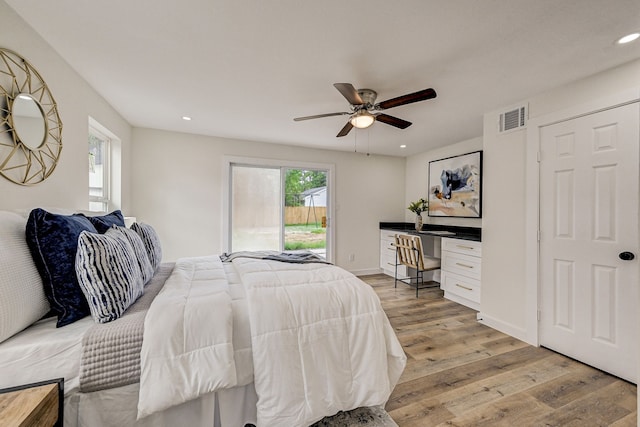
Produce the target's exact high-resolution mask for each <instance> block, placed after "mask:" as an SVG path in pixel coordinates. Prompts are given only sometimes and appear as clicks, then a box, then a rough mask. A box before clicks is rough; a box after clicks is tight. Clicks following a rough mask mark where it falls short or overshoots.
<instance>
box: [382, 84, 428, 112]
mask: <svg viewBox="0 0 640 427" xmlns="http://www.w3.org/2000/svg"><path fill="white" fill-rule="evenodd" d="M436 96H437V94H436V91H435V90H433V89H432V88H429V89H423V90H420V91H418V92H414V93H409V94H407V95H402V96H399V97H397V98H391V99H387V100H386V101H382V102H380V103H378V104H376V108H377V109H379V110H386V109H388V108H393V107H399V106H400V105H406V104H412V103H414V102H419V101H425V100H427V99H432V98H435V97H436Z"/></svg>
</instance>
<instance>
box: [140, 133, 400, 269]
mask: <svg viewBox="0 0 640 427" xmlns="http://www.w3.org/2000/svg"><path fill="white" fill-rule="evenodd" d="M133 139H134V141H135V143H134V145H133V150H132V156H133V162H134V167H133V168H132V181H133V186H132V195H133V203H132V204H133V210H132V213H133V214H134V215H135V216H136V217H137V219H138V220H140V221H144V222H148V223H149V224H151V225H153V226H154V227H155V228H156V230H157V231H158V234H159V235H160V238H161V240H162V243H163V250H164V259H165V260H175V259H176V258H179V257H183V256H199V255H207V254H214V253H220V252H221V251H222V250H223V246H222V242H223V233H224V232H225V230H223V229H222V228H223V212H222V209H223V200H222V197H223V172H222V170H223V156H225V155H227V156H244V157H253V158H263V159H277V160H285V161H299V162H315V163H329V164H334V165H335V179H336V188H335V192H336V194H335V197H336V199H335V200H336V217H335V218H334V222H333V224H334V226H335V227H336V253H335V260H334V261H335V263H336V264H338V265H340V266H341V267H344V268H345V269H347V270H350V271H354V272H363V271H372V270H377V269H378V267H379V256H380V255H379V249H378V248H379V244H380V241H379V222H380V221H384V220H388V221H402V220H403V219H404V202H405V198H404V185H405V159H404V158H399V157H386V156H376V155H371V156H366V155H363V154H358V153H350V152H341V151H329V150H316V149H305V148H301V147H291V146H284V145H276V144H264V143H259V142H252V141H240V140H232V139H225V138H216V137H207V136H199V135H190V134H182V133H174V132H167V131H161V130H153V129H141V128H135V129H134V131H133ZM350 254H354V255H355V259H354V261H352V262H350V261H349V255H350Z"/></svg>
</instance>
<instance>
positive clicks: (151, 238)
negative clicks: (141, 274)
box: [131, 222, 162, 271]
mask: <svg viewBox="0 0 640 427" xmlns="http://www.w3.org/2000/svg"><path fill="white" fill-rule="evenodd" d="M131 229H132V230H133V231H135V232H136V233H138V235H139V236H140V237H141V238H142V241H143V242H144V246H145V248H147V254H148V255H149V261H151V266H152V267H153V270H154V271H155V270H156V269H157V268H158V266H159V265H160V261H162V247H161V246H160V237H158V233H156V230H154V228H153V227H152V226H150V225H149V224H145V223H142V222H134V223H133V224H131Z"/></svg>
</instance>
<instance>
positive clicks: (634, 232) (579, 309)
mask: <svg viewBox="0 0 640 427" xmlns="http://www.w3.org/2000/svg"><path fill="white" fill-rule="evenodd" d="M639 117H640V110H639V107H638V103H634V104H631V105H627V106H623V107H618V108H615V109H611V110H606V111H603V112H599V113H594V114H590V115H587V116H584V117H580V118H577V119H573V120H570V121H565V122H561V123H558V124H554V125H550V126H546V127H543V128H542V129H541V137H540V138H541V140H540V150H541V162H540V228H541V238H540V280H541V282H540V329H539V330H540V343H541V345H543V346H545V347H548V348H551V349H553V350H556V351H558V352H560V353H563V354H565V355H567V356H570V357H573V358H575V359H578V360H581V361H583V362H585V363H587V364H589V365H592V366H595V367H597V368H599V369H602V370H604V371H607V372H610V373H612V374H614V375H617V376H619V377H622V378H624V379H626V380H629V381H632V382H634V383H635V382H636V378H637V366H638V362H637V360H638V345H637V340H638V320H637V311H638V286H639V283H638V271H639V269H638V258H637V256H638V253H637V252H638V222H639V220H638V197H639V195H638V178H639V177H638V169H639V168H638V162H639V156H638V145H639V142H640V136H639V129H640V125H639ZM623 252H631V253H633V254H634V255H635V256H636V257H635V259H633V260H630V261H629V260H627V261H625V260H623V259H621V257H620V254H621V253H623ZM622 257H623V258H624V255H623V256H622Z"/></svg>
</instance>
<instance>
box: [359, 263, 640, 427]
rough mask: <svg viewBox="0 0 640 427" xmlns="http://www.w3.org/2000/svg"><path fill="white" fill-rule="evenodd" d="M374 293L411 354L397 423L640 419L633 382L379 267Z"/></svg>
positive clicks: (404, 426) (398, 396)
mask: <svg viewBox="0 0 640 427" xmlns="http://www.w3.org/2000/svg"><path fill="white" fill-rule="evenodd" d="M361 278H362V279H363V280H364V281H365V282H367V283H369V284H370V285H371V286H372V287H373V288H374V289H375V291H376V293H377V294H378V296H379V297H380V299H381V301H382V305H383V307H384V310H385V312H386V313H387V316H388V317H389V319H390V321H391V324H392V325H393V327H394V329H395V331H396V334H397V335H398V338H399V340H400V342H401V344H402V347H403V348H404V351H405V353H406V354H407V366H406V368H405V371H404V373H403V375H402V377H401V378H400V381H399V383H398V385H397V386H396V388H395V390H394V392H393V394H392V395H391V398H390V399H389V402H388V403H387V405H386V409H387V411H388V412H389V414H390V415H391V416H392V418H393V419H394V420H395V421H396V423H398V425H399V427H413V426H420V427H427V426H510V427H511V426H576V427H577V426H580V427H584V426H636V424H637V421H636V420H637V410H636V386H635V385H633V384H630V383H628V382H626V381H623V380H621V379H618V378H616V377H613V376H611V375H608V374H606V373H604V372H601V371H599V370H597V369H594V368H592V367H589V366H587V365H584V364H582V363H579V362H577V361H574V360H572V359H570V358H567V357H564V356H562V355H560V354H557V353H555V352H553V351H550V350H547V349H545V348H536V347H533V346H530V345H528V344H525V343H524V342H522V341H519V340H517V339H515V338H512V337H510V336H508V335H505V334H503V333H500V332H498V331H496V330H494V329H491V328H489V327H487V326H484V325H482V324H480V323H478V322H477V321H476V312H475V311H473V310H471V309H469V308H467V307H464V306H462V305H460V304H456V303H454V302H451V301H448V300H446V299H444V298H443V292H442V291H440V290H439V289H437V288H436V289H428V290H426V289H425V290H420V296H419V298H417V299H416V297H415V290H414V289H412V288H409V287H408V286H407V285H404V284H402V283H398V288H397V289H394V287H393V278H390V277H389V276H385V275H382V274H379V275H371V276H364V277H361Z"/></svg>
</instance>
